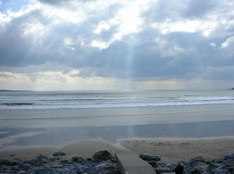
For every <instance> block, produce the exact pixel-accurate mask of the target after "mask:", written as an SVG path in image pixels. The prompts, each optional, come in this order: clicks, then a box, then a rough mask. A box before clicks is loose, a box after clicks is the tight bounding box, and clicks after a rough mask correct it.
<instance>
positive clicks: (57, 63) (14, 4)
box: [0, 0, 234, 90]
mask: <svg viewBox="0 0 234 174" xmlns="http://www.w3.org/2000/svg"><path fill="white" fill-rule="evenodd" d="M232 87H234V1H233V0H212V1H204V0H131V1H130V0H126V1H125V0H124V1H119V0H111V1H110V0H0V89H17V90H157V89H171V90H173V89H176V90H178V89H199V90H200V89H205V90H215V89H228V88H232Z"/></svg>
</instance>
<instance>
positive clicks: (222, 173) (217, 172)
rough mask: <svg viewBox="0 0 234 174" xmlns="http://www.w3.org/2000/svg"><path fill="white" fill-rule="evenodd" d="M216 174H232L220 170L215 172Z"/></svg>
mask: <svg viewBox="0 0 234 174" xmlns="http://www.w3.org/2000/svg"><path fill="white" fill-rule="evenodd" d="M215 174H230V173H229V171H228V170H226V169H220V170H217V171H216V172H215Z"/></svg>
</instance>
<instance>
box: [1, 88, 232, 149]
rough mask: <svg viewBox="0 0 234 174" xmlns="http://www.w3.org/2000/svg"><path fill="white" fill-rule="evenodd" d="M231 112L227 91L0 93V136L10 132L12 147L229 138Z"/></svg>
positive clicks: (229, 96) (229, 93) (7, 134)
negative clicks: (96, 140) (98, 140)
mask: <svg viewBox="0 0 234 174" xmlns="http://www.w3.org/2000/svg"><path fill="white" fill-rule="evenodd" d="M233 113H234V91H233V90H223V91H189V90H187V91H185V90H184V91H182V90H180V91H166V90H165V91H163V90H161V91H1V92H0V132H1V133H2V134H0V140H2V139H7V136H9V135H14V136H13V137H21V138H16V139H15V140H14V143H13V145H65V144H67V143H69V142H70V141H74V140H77V139H85V138H88V139H89V138H103V139H105V140H110V141H116V140H117V139H119V138H134V137H146V138H147V137H151V138H155V137H190V138H191V137H195V138H196V137H217V136H218V137H220V136H234V127H233V123H234V116H233ZM217 128H218V129H217ZM34 132H35V133H37V134H38V135H34V136H28V137H24V135H25V133H34ZM7 140H8V139H7ZM4 141H5V140H4ZM4 141H3V140H2V142H4ZM8 146H9V144H7V146H5V145H4V143H3V145H1V143H0V149H1V147H8Z"/></svg>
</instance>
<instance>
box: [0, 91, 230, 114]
mask: <svg viewBox="0 0 234 174" xmlns="http://www.w3.org/2000/svg"><path fill="white" fill-rule="evenodd" d="M219 104H234V91H233V90H223V91H188V90H187V91H185V90H178V91H166V90H165V91H163V90H160V91H43V92H42V91H2V92H0V110H64V109H66V110H69V109H70V110H72V109H101V108H102V109H105V108H148V107H172V106H194V105H219Z"/></svg>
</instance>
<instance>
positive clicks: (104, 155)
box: [93, 150, 111, 160]
mask: <svg viewBox="0 0 234 174" xmlns="http://www.w3.org/2000/svg"><path fill="white" fill-rule="evenodd" d="M93 158H94V159H97V160H108V159H111V154H110V152H108V151H107V150H104V151H99V152H96V153H95V154H94V155H93Z"/></svg>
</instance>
